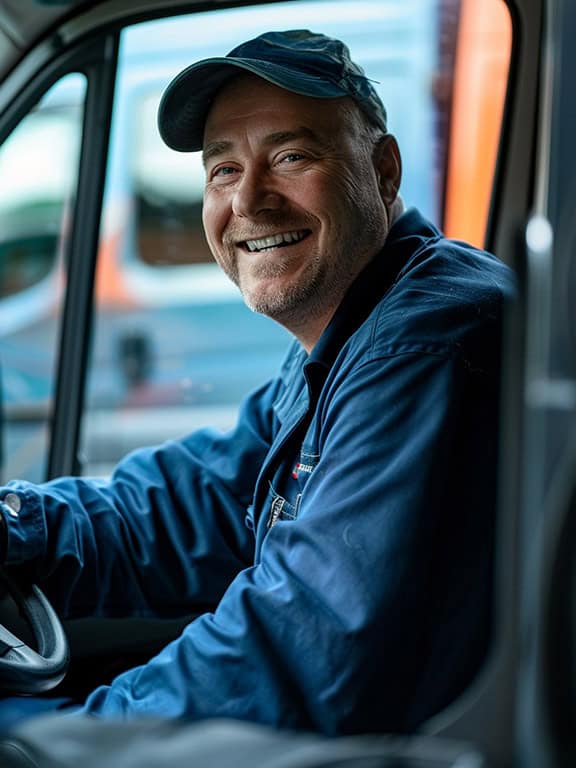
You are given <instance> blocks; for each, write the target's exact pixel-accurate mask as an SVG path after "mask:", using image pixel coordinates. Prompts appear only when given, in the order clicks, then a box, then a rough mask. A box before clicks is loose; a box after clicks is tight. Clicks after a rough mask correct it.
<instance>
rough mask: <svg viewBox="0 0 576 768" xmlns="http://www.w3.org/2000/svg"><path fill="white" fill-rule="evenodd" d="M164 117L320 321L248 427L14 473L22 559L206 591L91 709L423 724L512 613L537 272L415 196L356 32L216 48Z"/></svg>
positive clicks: (247, 283) (249, 273) (248, 234)
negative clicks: (515, 484)
mask: <svg viewBox="0 0 576 768" xmlns="http://www.w3.org/2000/svg"><path fill="white" fill-rule="evenodd" d="M159 127H160V132H161V134H162V137H163V138H164V140H165V141H166V143H167V144H168V145H169V146H171V147H172V148H173V149H175V150H178V151H184V152H188V151H196V150H200V149H201V150H202V152H203V159H204V164H205V168H206V191H205V199H204V213H203V220H204V227H205V230H206V235H207V238H208V242H209V244H210V247H211V249H212V252H213V254H214V256H215V258H216V260H217V261H218V263H219V264H220V266H221V267H222V268H223V269H224V270H225V271H226V273H227V274H228V275H229V276H230V277H231V279H232V280H233V281H234V282H235V283H236V284H237V285H238V287H239V289H240V290H241V292H242V294H243V296H244V299H245V301H246V302H247V304H248V305H249V306H250V307H252V308H253V309H254V310H255V311H257V312H262V313H264V314H266V315H268V316H269V317H271V318H272V319H274V320H275V321H277V322H279V323H281V324H282V325H284V326H285V327H286V328H287V329H288V330H289V331H291V332H292V334H293V335H294V337H295V341H294V345H293V347H292V349H291V350H290V352H289V354H288V356H287V358H286V361H285V363H284V365H283V367H282V370H281V372H280V374H279V376H278V377H277V378H276V379H275V380H273V381H271V382H269V383H267V384H264V385H263V386H262V387H261V388H260V389H259V390H257V391H256V392H254V393H252V394H251V395H250V396H249V397H248V398H247V399H246V401H245V402H244V404H243V406H242V410H241V413H240V417H239V422H238V425H237V427H236V429H235V430H234V431H232V432H230V433H228V434H217V433H216V432H214V431H211V430H202V431H199V432H196V433H194V434H192V435H190V436H189V437H187V438H185V439H183V440H180V441H175V442H171V443H167V444H165V445H163V446H160V447H157V448H152V449H145V450H141V451H138V452H136V453H134V454H132V455H130V456H129V457H127V458H126V459H125V460H124V461H122V462H121V463H120V465H119V466H118V468H117V470H116V472H115V473H114V475H113V476H112V478H111V480H110V481H106V482H104V481H98V480H94V479H83V478H63V479H60V480H57V481H53V482H51V483H47V484H44V485H42V486H33V485H30V484H28V483H23V482H15V483H11V484H10V485H9V486H8V487H6V488H4V489H3V490H2V491H1V492H0V498H2V497H3V498H4V499H5V504H4V508H5V509H4V511H5V514H4V517H3V531H4V543H5V560H6V563H7V564H8V565H14V564H21V563H27V564H29V566H30V567H31V568H32V570H33V573H34V574H35V578H36V579H37V580H38V581H39V582H41V583H42V585H43V587H44V589H45V590H46V592H47V593H48V595H49V597H50V598H51V599H52V601H53V602H54V604H55V606H56V607H57V609H58V610H59V611H60V613H61V614H62V615H64V616H74V617H76V616H85V615H96V616H125V615H138V616H161V617H169V616H177V615H186V614H190V613H191V612H194V611H199V612H200V616H199V617H198V618H197V619H196V620H194V621H193V622H191V623H190V624H189V625H188V626H187V628H186V629H185V630H184V632H183V633H182V635H181V637H180V638H178V639H177V640H176V641H174V642H173V643H171V644H170V645H168V646H167V647H166V648H165V649H164V650H163V651H162V652H161V653H160V654H159V655H158V656H156V657H155V658H153V659H152V660H151V661H149V662H148V663H147V664H146V665H144V666H142V667H139V668H136V669H133V670H130V671H128V672H126V673H124V674H122V675H120V676H119V677H118V678H116V679H115V680H114V681H113V682H112V684H111V685H109V686H102V687H100V688H98V689H97V690H96V691H94V692H93V693H92V694H91V695H90V696H89V697H88V699H87V701H86V702H85V704H84V705H83V708H82V711H83V712H87V713H92V714H94V715H97V716H99V717H104V718H136V717H139V716H154V715H155V716H163V717H177V718H186V719H191V720H199V719H203V718H212V717H233V718H238V719H242V720H251V721H255V722H260V723H270V724H273V725H276V726H281V727H291V728H301V729H310V730H315V731H319V732H321V733H324V734H328V735H335V734H346V733H360V732H384V731H394V732H406V731H411V730H413V729H415V728H416V727H417V726H418V725H419V724H420V723H421V722H422V721H423V720H425V719H426V718H428V717H429V716H431V715H432V714H433V713H435V712H437V711H438V710H439V709H441V708H442V707H443V706H445V705H446V704H447V703H448V702H449V701H450V700H452V699H453V698H454V697H455V696H456V695H457V694H458V693H459V692H460V691H461V690H462V689H463V688H464V686H465V685H467V684H468V683H469V681H470V680H471V678H472V677H473V675H474V674H475V673H476V671H477V670H478V668H479V665H480V663H481V661H482V658H483V655H484V654H485V651H486V648H487V643H488V640H489V631H490V596H491V570H492V551H493V528H494V508H495V489H496V447H497V410H498V407H497V406H498V383H499V359H500V339H501V320H502V309H503V304H504V303H505V300H506V299H507V298H508V297H509V296H510V295H511V278H510V274H509V272H508V270H507V269H506V267H504V266H503V265H502V264H501V263H500V262H498V260H496V259H495V258H493V257H492V256H490V255H488V254H486V253H483V252H480V251H477V250H475V249H474V248H472V247H469V246H467V245H465V244H462V243H456V242H451V241H447V240H446V239H444V238H443V237H442V235H441V233H440V232H438V230H436V229H435V228H434V227H433V226H432V225H431V224H429V223H428V222H426V221H425V220H424V219H423V218H422V217H421V216H420V214H419V213H418V212H417V211H415V210H411V211H407V212H403V206H402V202H401V200H400V198H399V196H398V188H399V184H400V156H399V152H398V147H397V145H396V142H395V140H394V138H393V137H392V136H391V135H390V134H389V133H387V125H386V113H385V110H384V107H383V105H382V104H381V102H380V100H379V98H378V96H377V95H376V93H375V91H374V89H373V88H372V86H371V84H370V82H369V80H368V79H367V78H366V77H365V76H364V73H363V72H362V70H361V69H360V68H359V67H358V66H357V65H355V64H354V63H353V62H352V61H351V60H350V57H349V53H348V50H347V49H346V47H345V46H344V45H343V44H342V43H340V42H338V41H335V40H331V39H329V38H326V37H324V36H322V35H316V34H312V33H309V32H306V31H291V32H284V33H279V32H275V33H267V34H265V35H262V36H260V37H258V38H256V39H255V40H252V41H249V42H247V43H245V44H243V45H241V46H239V47H238V48H237V49H235V50H234V51H232V52H231V53H230V54H229V55H228V57H225V58H223V59H222V58H219V59H209V60H206V61H204V62H199V63H197V64H194V65H192V66H191V67H189V68H187V69H186V70H184V71H183V72H182V73H180V75H178V76H177V77H176V78H175V80H174V81H173V82H172V83H171V84H170V85H169V86H168V89H167V91H166V93H165V94H164V97H163V99H162V103H161V105H160V111H159ZM230 332H231V333H234V329H233V328H231V329H230ZM8 494H10V496H9V498H10V499H11V500H12V501H13V500H14V499H15V498H16V499H18V504H17V505H16V506H18V507H19V509H18V510H17V513H16V514H15V512H16V510H15V508H14V504H12V505H11V507H10V505H8V504H7V502H6V500H7V499H8ZM9 507H10V508H9Z"/></svg>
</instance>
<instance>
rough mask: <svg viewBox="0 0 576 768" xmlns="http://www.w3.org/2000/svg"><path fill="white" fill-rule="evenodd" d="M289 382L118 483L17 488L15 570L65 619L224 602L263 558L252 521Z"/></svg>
mask: <svg viewBox="0 0 576 768" xmlns="http://www.w3.org/2000/svg"><path fill="white" fill-rule="evenodd" d="M279 386H280V384H279V382H278V381H276V382H273V383H271V384H270V385H268V386H265V387H263V388H262V389H261V390H258V391H257V392H256V393H254V394H253V395H252V396H251V397H249V398H248V399H247V400H246V401H245V403H244V404H243V406H242V409H241V412H240V416H239V422H238V425H237V427H236V428H235V429H234V430H233V431H231V432H229V433H225V434H221V433H218V432H216V431H213V430H200V431H197V432H195V433H193V434H191V435H190V436H189V437H187V438H184V439H182V440H179V441H173V442H168V443H165V444H163V445H161V446H159V447H156V448H150V449H142V450H138V451H135V452H134V453H132V454H130V455H128V456H127V457H126V458H125V459H124V460H123V461H122V462H120V464H119V465H118V467H117V468H116V470H115V472H114V474H113V475H112V477H111V479H110V480H106V481H105V480H99V479H95V478H78V477H65V478H60V479H58V480H54V481H51V482H48V483H45V484H43V485H39V486H38V485H32V484H30V483H27V482H12V483H10V484H9V485H8V486H6V487H4V488H3V489H2V493H1V494H0V496H1V497H3V498H5V499H6V498H8V499H10V498H11V499H14V497H15V496H16V497H17V499H18V507H19V509H18V514H17V515H5V520H6V525H7V529H8V547H7V558H6V563H7V565H8V566H10V565H22V564H26V567H27V569H28V570H29V571H30V572H31V575H32V578H33V579H34V580H36V581H38V582H40V583H41V584H42V586H43V588H44V589H45V591H46V593H47V595H48V596H49V598H50V599H51V600H52V602H53V604H54V606H55V608H56V609H57V610H58V611H59V612H60V615H62V616H64V617H68V618H70V617H79V616H86V615H91V616H108V617H110V616H128V615H130V616H161V617H172V616H179V615H186V614H189V613H191V612H198V610H203V609H206V608H207V607H209V606H214V605H215V604H216V603H217V601H218V600H219V599H220V597H221V596H222V594H223V592H224V591H225V589H226V587H227V586H228V584H229V583H230V581H231V580H232V579H233V578H234V576H235V575H236V573H238V571H240V570H241V569H242V568H245V567H246V566H247V565H248V564H249V563H251V562H252V560H253V549H254V543H253V541H254V537H253V533H252V532H251V531H250V530H248V528H247V527H246V524H245V516H246V508H247V507H248V505H249V504H250V501H251V498H252V493H253V488H254V484H255V481H256V477H257V474H258V471H259V469H260V466H261V464H262V461H263V458H264V456H265V455H266V453H267V451H268V449H269V445H270V441H271V430H272V428H273V422H272V419H273V415H272V403H273V402H274V399H275V397H276V396H277V394H276V390H277V388H278V387H279Z"/></svg>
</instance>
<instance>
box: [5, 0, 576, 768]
mask: <svg viewBox="0 0 576 768" xmlns="http://www.w3.org/2000/svg"><path fill="white" fill-rule="evenodd" d="M289 27H306V28H311V29H315V28H316V29H318V30H320V29H321V30H322V31H326V32H327V34H332V33H333V34H334V35H335V36H337V37H341V38H342V39H344V40H345V41H347V42H348V43H349V46H350V48H351V51H352V53H353V56H354V57H355V58H356V59H357V60H358V61H359V62H360V63H361V64H362V65H363V66H364V68H365V70H366V71H367V72H368V73H369V74H371V76H373V77H374V80H375V82H376V83H377V86H378V88H379V89H381V93H382V98H383V101H384V103H385V104H386V106H387V110H388V113H389V117H390V122H391V129H392V132H394V133H395V134H396V136H397V137H398V140H399V143H400V147H401V151H402V154H403V165H404V176H403V182H402V187H401V194H402V196H403V198H404V199H405V201H406V203H407V204H409V205H416V206H417V207H419V208H420V209H421V210H422V211H423V212H424V213H425V214H426V215H427V216H429V217H430V218H431V219H432V220H433V221H434V222H435V223H437V224H438V225H439V226H440V227H441V228H442V229H443V230H444V231H445V232H446V234H447V235H449V236H451V237H456V238H461V239H464V240H467V241H469V242H472V243H473V244H475V245H478V246H481V247H486V248H487V249H488V250H490V251H491V252H493V253H495V254H496V255H497V256H498V257H499V258H501V259H502V260H503V261H504V262H506V263H507V264H509V265H510V266H511V267H513V269H514V270H515V272H516V275H517V278H518V298H517V301H516V303H515V305H514V306H513V307H511V309H510V312H509V317H508V319H507V329H506V330H507V338H506V349H505V359H504V366H503V368H504V374H503V376H504V378H503V387H502V391H503V394H502V407H501V421H500V446H499V505H498V539H497V544H498V557H497V566H496V574H495V584H496V587H495V594H494V604H495V621H494V630H493V639H492V645H491V650H490V653H489V655H488V657H487V659H486V661H485V663H484V666H483V667H482V669H481V671H480V673H479V674H478V676H477V677H476V679H475V680H474V681H473V683H472V685H471V686H470V687H469V689H468V690H467V691H465V692H464V694H463V695H462V696H460V697H459V698H458V699H457V700H455V701H454V702H452V704H451V705H450V706H449V707H448V708H447V709H446V710H444V711H443V712H441V713H439V714H438V715H437V716H436V717H434V718H433V719H432V720H430V721H429V722H427V723H426V724H425V726H424V727H423V728H422V729H421V732H420V733H419V734H416V735H415V736H414V741H411V743H410V744H408V743H406V744H404V746H403V747H398V746H395V748H397V749H400V750H401V749H402V748H405V749H406V750H408V751H407V752H406V753H405V756H407V757H406V761H405V762H404V761H403V762H394V763H384V762H382V763H381V764H382V765H388V764H390V765H392V764H394V765H406V766H411V765H418V766H426V765H430V766H432V765H437V766H451V765H453V766H456V765H459V766H461V768H463V766H465V765H466V766H468V765H469V766H472V765H478V766H480V765H482V766H484V765H485V766H495V767H496V768H508V767H510V768H512V766H522V768H524V766H526V767H527V768H553V767H555V766H572V765H574V764H576V736H575V734H576V662H575V654H574V648H576V569H575V565H574V563H575V558H574V548H575V546H574V545H575V542H576V531H575V530H574V528H575V524H576V522H575V521H576V445H575V440H574V435H576V430H575V429H574V425H575V421H576V380H575V377H576V363H575V360H576V355H575V354H574V342H575V335H574V327H575V326H574V316H573V299H572V297H571V288H572V287H573V285H574V281H575V279H576V250H575V248H574V215H573V208H574V204H573V200H574V199H575V198H574V192H575V190H574V184H575V182H574V179H575V178H576V173H575V170H576V169H575V167H574V166H575V160H574V153H573V152H571V149H572V141H573V138H572V137H573V136H574V135H576V108H575V101H574V96H573V87H572V82H573V76H574V75H575V74H576V51H575V47H574V45H573V40H572V37H573V34H571V33H573V31H574V30H576V5H575V4H574V3H573V2H572V0H360V1H359V2H356V1H355V0H330V1H329V0H278V1H275V0H268V1H264V2H258V1H257V0H243V1H241V2H228V1H227V0H203V1H202V2H193V1H192V2H191V1H190V0H188V1H187V2H185V1H184V0H76V2H74V0H58V1H56V0H3V2H2V4H1V6H0V483H4V482H6V481H8V480H9V479H11V478H13V477H20V478H23V479H29V480H32V481H34V482H37V481H42V480H48V479H51V478H54V477H58V476H60V475H68V474H84V475H102V476H106V475H107V474H108V473H109V472H110V470H111V468H112V467H113V466H114V464H115V463H116V462H117V461H118V460H119V459H120V458H121V456H122V455H124V454H125V453H126V452H127V451H129V450H131V449H133V448H135V447H137V446H138V445H146V444H148V443H152V442H159V441H161V440H164V439H168V438H170V437H174V436H176V435H178V434H180V433H181V432H182V430H183V429H186V430H192V429H194V428H195V427H197V426H199V425H201V424H213V425H215V426H216V427H221V428H226V427H228V426H229V425H230V424H231V423H232V421H233V419H234V414H235V413H236V410H237V407H238V404H239V402H240V400H241V398H242V396H243V395H244V394H245V393H246V392H248V391H249V390H250V389H251V388H252V387H254V386H256V385H257V383H258V382H260V381H262V380H263V379H264V378H266V377H268V376H270V375H272V374H273V372H274V370H275V369H276V367H277V366H278V365H279V363H280V361H281V359H282V356H283V353H284V350H285V349H286V345H287V343H288V337H287V335H286V334H285V332H284V331H282V329H279V328H275V327H272V328H270V327H269V325H271V324H270V323H269V322H268V321H266V320H262V318H258V317H255V316H253V315H252V314H251V313H249V311H247V310H245V308H244V307H243V306H242V304H241V302H240V301H239V299H238V296H236V295H235V294H234V292H233V291H232V290H231V289H230V286H228V285H227V284H226V283H225V281H222V279H221V277H220V275H219V274H218V272H217V269H216V267H215V265H214V264H213V263H211V259H210V256H209V253H208V251H207V247H206V243H205V241H204V239H203V235H202V232H201V222H200V209H201V196H202V191H201V188H202V180H201V178H200V176H199V174H201V167H200V165H199V163H198V158H197V157H196V156H174V153H170V152H169V150H167V149H166V148H163V147H162V146H161V142H160V140H159V138H158V137H157V136H156V131H155V126H156V123H155V113H156V110H157V104H158V99H159V97H160V95H161V91H162V88H163V87H164V86H165V85H166V84H167V83H168V82H169V80H170V79H171V78H172V77H173V76H174V74H176V72H178V71H179V70H180V69H181V68H182V66H185V65H186V63H190V62H192V61H193V60H195V59H199V58H203V57H205V56H207V55H223V54H224V53H225V52H226V51H227V50H229V49H230V48H232V47H233V46H234V45H235V44H236V42H237V41H240V40H243V39H247V38H248V37H249V36H253V35H256V34H258V33H259V32H260V31H263V30H265V29H272V28H277V29H282V28H289ZM372 73H373V74H372ZM406 93H410V94H411V96H410V99H408V100H407V99H406ZM407 101H410V102H412V103H411V104H409V105H407V104H406V102H407ZM48 148H49V151H47V149H48ZM231 324H233V327H234V328H235V329H236V333H235V335H234V340H233V341H231V338H230V333H229V328H230V326H231ZM182 327H186V328H187V332H186V333H185V334H184V333H182V331H181V328H182ZM207 328H209V329H210V332H207V331H206V329H207ZM11 590H12V592H13V593H14V594H15V595H16V602H14V600H12V599H9V598H5V599H4V600H3V601H2V604H1V605H0V621H1V623H2V624H4V625H5V626H6V627H10V628H11V631H12V632H13V633H14V634H15V635H17V636H18V637H21V638H23V639H24V640H25V641H26V642H27V643H28V644H29V645H31V646H34V645H36V646H38V645H40V646H41V644H42V643H41V640H40V641H39V638H38V634H37V631H36V634H35V633H34V632H33V631H31V629H30V627H29V626H28V625H27V622H26V621H24V620H23V619H22V618H21V616H19V615H18V605H19V606H20V609H21V608H22V605H23V604H25V603H26V599H32V598H26V599H24V598H21V597H19V590H18V588H17V587H11ZM34 599H36V598H34ZM189 618H190V617H183V618H182V619H178V620H174V621H163V622H158V621H154V622H152V621H147V620H143V619H138V620H137V619H114V620H106V621H104V620H93V619H75V620H69V621H66V622H65V623H64V626H65V631H66V635H67V637H68V642H69V645H70V651H71V663H70V667H69V670H68V673H67V675H66V677H65V678H64V680H63V681H62V682H60V683H59V685H58V686H57V687H56V688H55V689H54V690H53V691H51V692H50V693H48V694H46V695H60V694H62V693H64V694H73V695H77V696H81V695H82V694H85V693H87V692H88V691H90V690H91V689H92V688H93V687H94V686H95V685H97V684H99V683H101V682H104V681H106V680H109V679H111V677H113V676H114V675H115V674H117V673H118V672H120V671H122V670H123V669H126V668H128V667H129V666H134V665H135V664H137V663H140V662H141V661H144V660H145V659H146V658H148V657H149V656H150V655H151V654H152V653H154V652H156V651H157V650H158V649H159V648H160V647H162V645H163V644H165V643H166V642H167V640H169V639H170V638H172V637H175V636H176V634H177V633H178V632H179V631H180V629H181V628H182V626H183V625H184V624H185V623H186V621H187V620H189ZM60 671H61V670H60V669H59V671H58V672H57V674H56V677H59V678H60V677H61V675H60ZM1 692H2V679H1V669H0V695H1ZM418 739H421V741H420V742H418V741H417V740H418ZM409 741H410V739H408V740H407V742H409ZM417 743H420V744H421V745H423V747H422V748H421V749H419V750H418V752H417V754H416V753H415V752H414V751H413V750H414V744H417ZM454 744H465V745H467V747H466V749H467V750H468V751H466V750H463V751H462V752H458V753H455V751H454ZM410 750H412V751H410ZM465 753H466V754H467V755H475V756H476V759H477V762H475V763H474V762H472V757H470V761H469V762H465V761H464V758H463V757H462V756H463V755H464V754H465ZM401 754H402V753H401V751H400V752H398V753H397V754H396V757H398V755H400V756H401ZM415 755H416V756H415ZM461 758H462V762H461V763H459V762H457V760H459V759H461ZM334 760H336V758H334ZM427 761H428V762H427ZM434 761H436V762H434ZM442 761H443V762H442ZM358 764H359V765H361V764H362V763H358ZM379 764H380V763H379Z"/></svg>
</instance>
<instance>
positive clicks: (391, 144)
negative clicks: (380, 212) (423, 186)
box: [374, 133, 402, 208]
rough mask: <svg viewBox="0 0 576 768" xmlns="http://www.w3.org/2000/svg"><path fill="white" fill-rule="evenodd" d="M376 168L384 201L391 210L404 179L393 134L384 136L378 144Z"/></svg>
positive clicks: (375, 154) (375, 158) (375, 155)
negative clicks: (401, 180) (401, 181)
mask: <svg viewBox="0 0 576 768" xmlns="http://www.w3.org/2000/svg"><path fill="white" fill-rule="evenodd" d="M374 167H375V169H376V176H377V178H378V186H379V188H380V195H381V197H382V201H383V203H384V205H385V206H386V207H387V208H389V207H390V206H391V205H392V203H393V202H394V200H396V197H397V196H398V190H399V188H400V179H401V178H402V160H401V158H400V150H399V149H398V143H397V141H396V139H395V138H394V136H392V134H391V133H387V134H386V135H385V136H383V137H382V139H381V141H380V142H379V143H378V146H377V147H376V149H375V151H374Z"/></svg>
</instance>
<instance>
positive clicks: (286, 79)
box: [158, 57, 348, 152]
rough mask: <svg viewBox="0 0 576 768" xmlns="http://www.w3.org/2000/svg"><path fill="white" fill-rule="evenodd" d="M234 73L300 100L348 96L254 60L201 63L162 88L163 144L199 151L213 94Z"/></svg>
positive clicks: (330, 85) (160, 126) (320, 82)
mask: <svg viewBox="0 0 576 768" xmlns="http://www.w3.org/2000/svg"><path fill="white" fill-rule="evenodd" d="M238 69H243V70H245V71H248V72H252V73H253V74H255V75H258V76H259V77H262V78H263V79H264V80H268V81H269V82H271V83H273V84H274V85H278V86H280V87H281V88H285V89H286V90H288V91H292V92H293V93H299V94H301V95H303V96H313V97H315V98H320V99H336V98H339V97H341V96H346V95H348V94H347V92H346V91H345V90H344V89H343V88H341V87H340V86H338V85H337V84H336V83H331V82H329V81H327V80H324V79H321V78H319V77H316V76H314V75H309V74H306V73H303V72H296V71H295V70H293V69H290V68H288V67H283V66H281V65H279V64H273V63H271V62H267V61H260V60H258V59H239V58H238V59H232V58H229V57H219V58H213V59H204V60H203V61H201V62H198V63H197V64H192V65H191V66H189V67H187V68H186V69H184V70H182V72H180V74H179V75H177V76H176V77H175V78H174V80H172V82H171V83H170V84H169V85H168V87H167V88H166V90H165V92H164V94H163V96H162V99H161V101H160V107H159V109H158V129H159V131H160V136H161V137H162V139H163V141H164V142H165V143H166V144H167V145H168V146H169V147H170V148H171V149H175V150H177V151H178V152H195V151H198V150H200V149H202V141H203V138H204V124H205V122H206V117H207V115H208V111H209V109H210V106H211V104H212V101H213V99H214V97H215V95H216V93H217V92H218V91H219V90H220V88H222V86H223V85H224V84H225V83H226V82H227V81H228V80H230V79H231V78H232V77H233V76H234V75H235V74H238Z"/></svg>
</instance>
